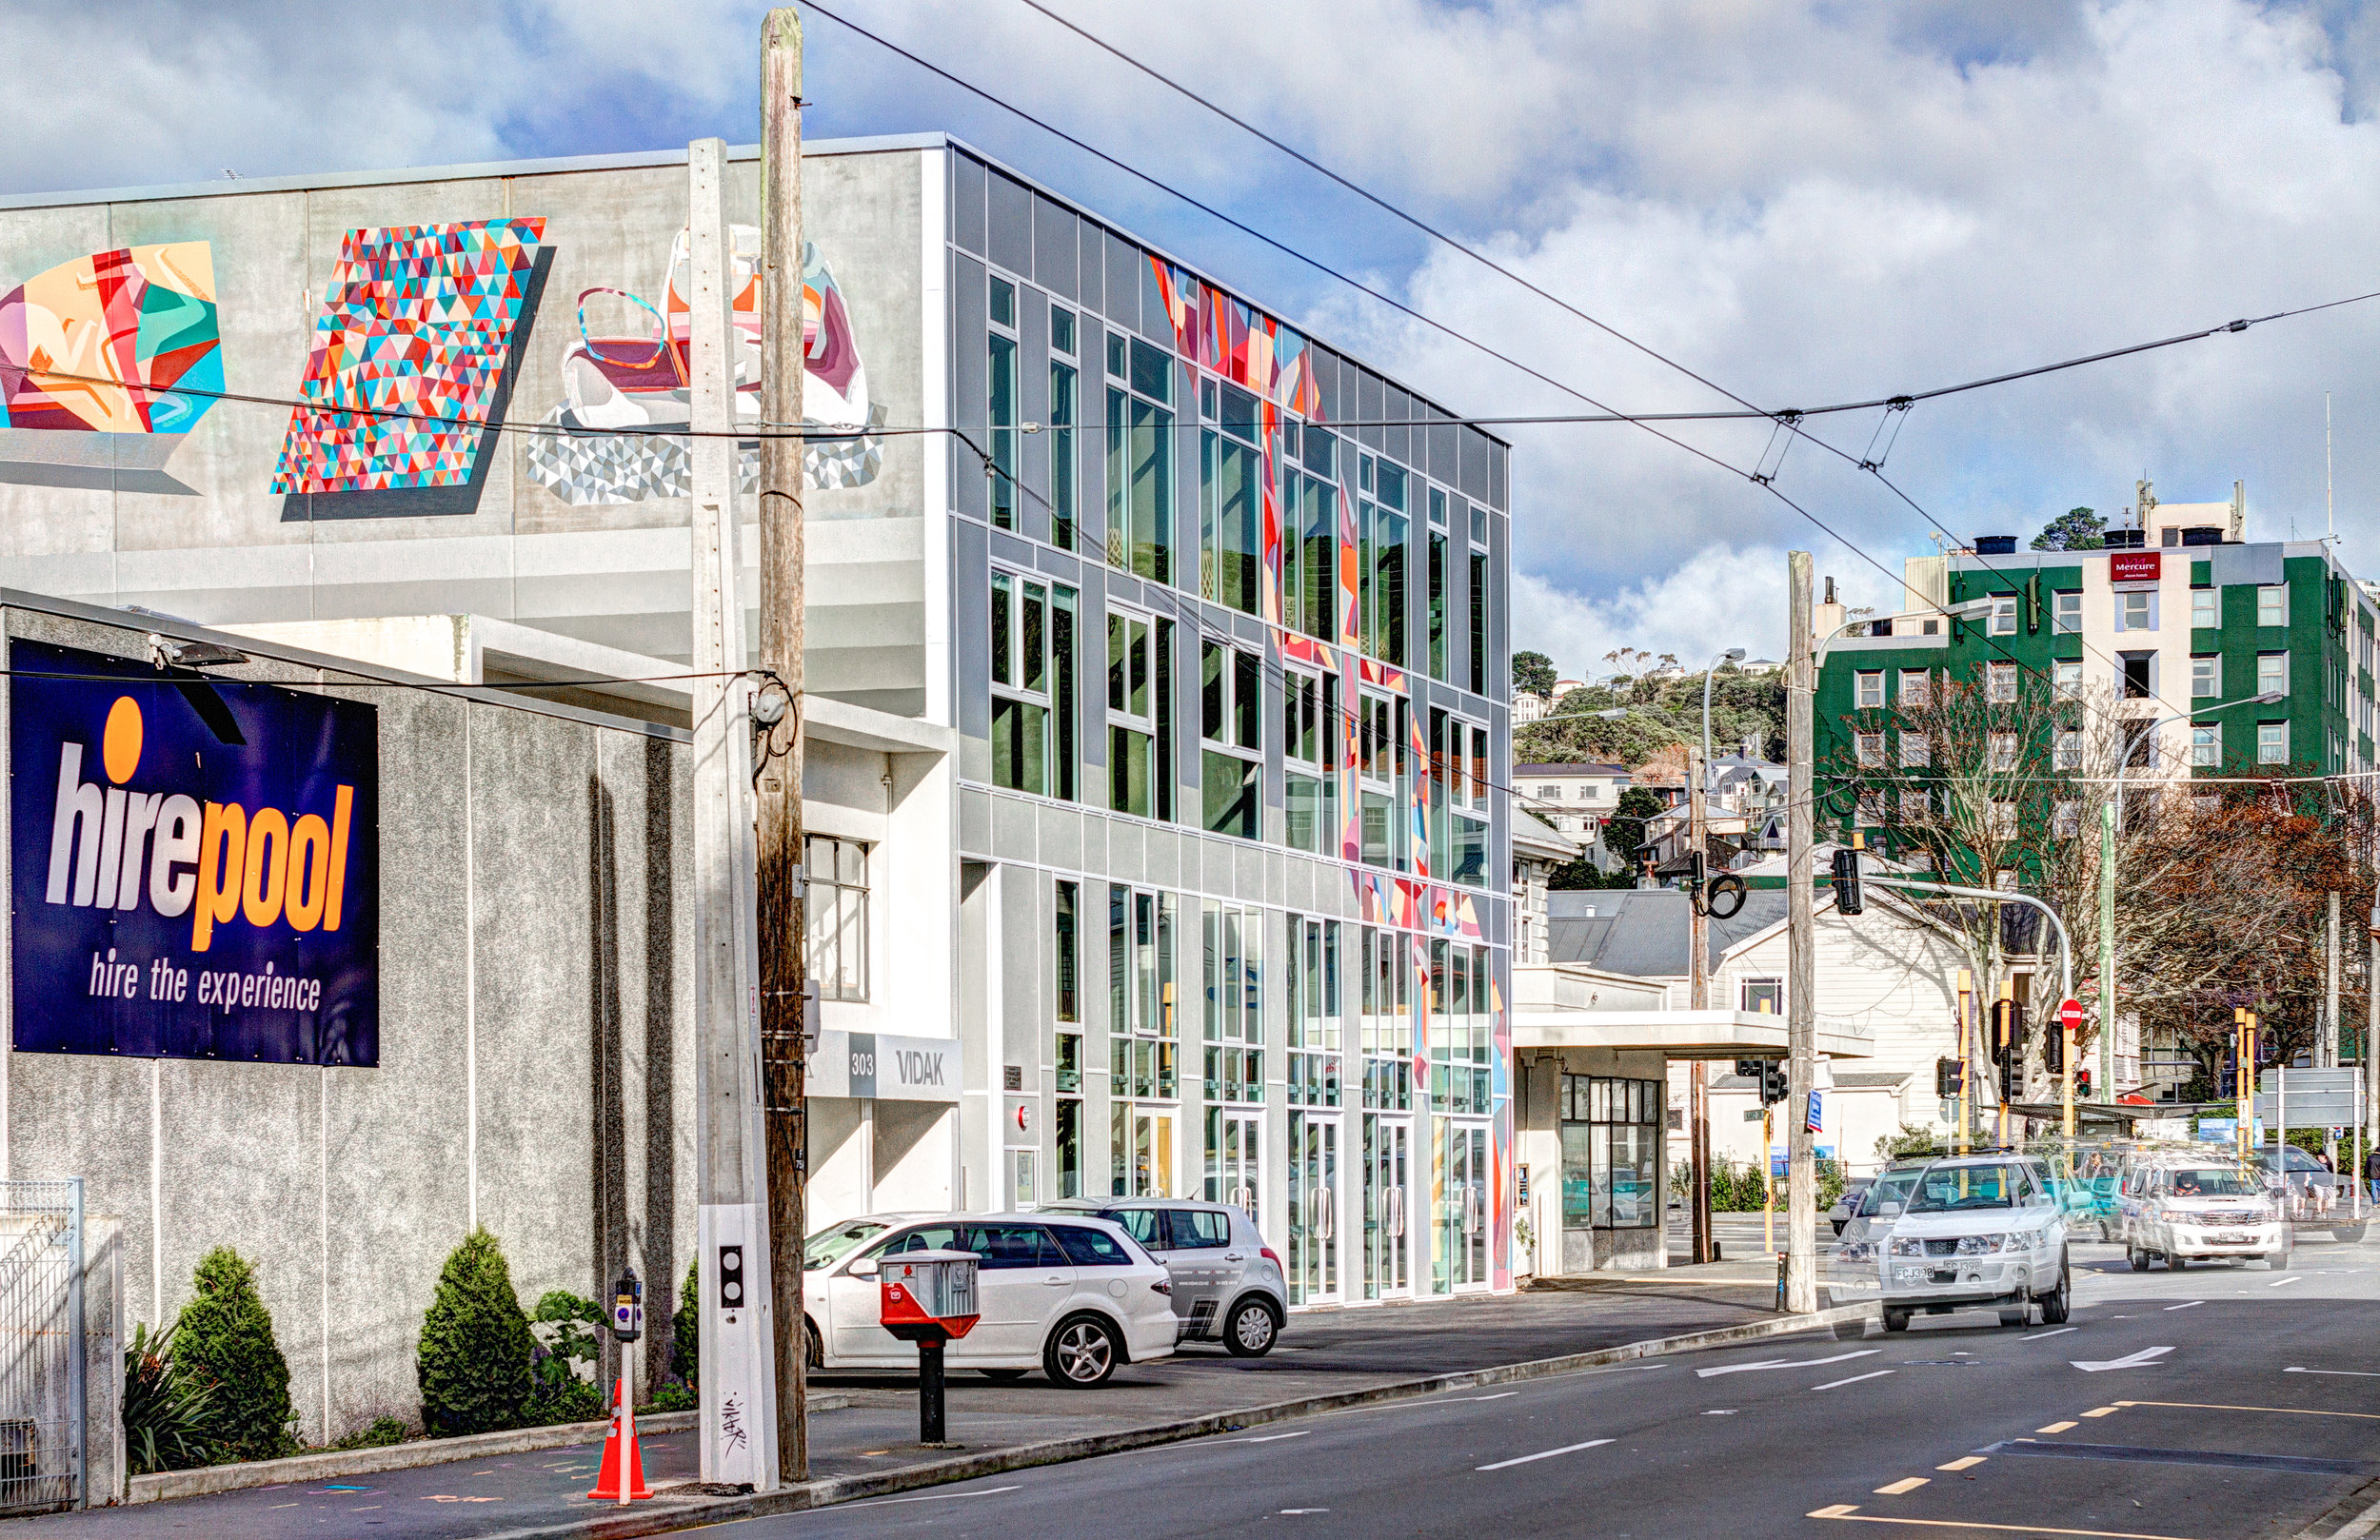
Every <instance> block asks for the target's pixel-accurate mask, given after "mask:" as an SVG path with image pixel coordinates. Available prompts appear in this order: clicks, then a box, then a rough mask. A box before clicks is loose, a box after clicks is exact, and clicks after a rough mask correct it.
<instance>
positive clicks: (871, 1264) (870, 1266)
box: [843, 1256, 883, 1278]
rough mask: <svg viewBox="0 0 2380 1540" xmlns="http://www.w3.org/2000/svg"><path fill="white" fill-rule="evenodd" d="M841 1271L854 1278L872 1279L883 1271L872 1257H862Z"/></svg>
mask: <svg viewBox="0 0 2380 1540" xmlns="http://www.w3.org/2000/svg"><path fill="white" fill-rule="evenodd" d="M843 1271H844V1272H845V1273H849V1274H850V1275H851V1276H852V1277H855V1278H872V1277H875V1276H876V1275H877V1273H881V1272H883V1268H882V1267H881V1266H880V1265H879V1264H878V1262H877V1260H876V1258H874V1257H873V1256H863V1257H861V1258H860V1259H859V1260H858V1261H856V1262H854V1263H852V1264H851V1265H850V1266H849V1267H848V1268H845V1269H844V1270H843Z"/></svg>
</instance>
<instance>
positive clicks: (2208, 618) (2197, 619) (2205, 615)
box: [2190, 588, 2223, 626]
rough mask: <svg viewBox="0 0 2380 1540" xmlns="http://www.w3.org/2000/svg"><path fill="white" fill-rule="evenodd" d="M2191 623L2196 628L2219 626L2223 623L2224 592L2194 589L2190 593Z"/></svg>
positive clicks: (2211, 589) (2218, 589)
mask: <svg viewBox="0 0 2380 1540" xmlns="http://www.w3.org/2000/svg"><path fill="white" fill-rule="evenodd" d="M2190 623H2191V624H2192V625H2195V626H2217V625H2221V624H2222V623H2223V590H2222V589H2220V588H2192V590H2191V591H2190Z"/></svg>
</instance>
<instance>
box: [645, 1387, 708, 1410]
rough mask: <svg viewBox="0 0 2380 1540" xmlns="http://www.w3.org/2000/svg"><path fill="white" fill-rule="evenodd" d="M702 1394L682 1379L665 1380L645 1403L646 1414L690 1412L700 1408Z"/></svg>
mask: <svg viewBox="0 0 2380 1540" xmlns="http://www.w3.org/2000/svg"><path fill="white" fill-rule="evenodd" d="M702 1404H703V1396H702V1392H699V1391H697V1390H695V1388H694V1387H693V1386H691V1385H688V1384H687V1383H686V1382H685V1381H684V1380H682V1379H665V1380H663V1381H662V1382H661V1385H660V1386H659V1387H658V1388H657V1389H656V1390H655V1391H654V1392H653V1393H652V1396H651V1398H650V1399H648V1400H647V1401H646V1402H645V1411H647V1412H692V1411H694V1410H696V1409H697V1408H699V1407H700V1406H702Z"/></svg>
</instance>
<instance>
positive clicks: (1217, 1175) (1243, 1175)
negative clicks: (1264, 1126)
mask: <svg viewBox="0 0 2380 1540" xmlns="http://www.w3.org/2000/svg"><path fill="white" fill-rule="evenodd" d="M1206 1116H1207V1131H1206V1141H1207V1155H1206V1198H1207V1201H1208V1202H1210V1203H1228V1204H1230V1205H1231V1206H1232V1207H1233V1208H1235V1209H1238V1210H1240V1212H1241V1213H1242V1214H1246V1215H1247V1216H1248V1219H1249V1222H1250V1223H1252V1224H1253V1223H1257V1222H1258V1221H1257V1194H1259V1193H1260V1192H1262V1191H1263V1190H1264V1183H1263V1180H1262V1176H1261V1166H1260V1164H1259V1160H1258V1157H1257V1155H1258V1148H1259V1145H1258V1135H1259V1132H1260V1128H1259V1125H1260V1123H1261V1121H1262V1118H1263V1116H1264V1115H1263V1114H1261V1113H1240V1112H1223V1111H1220V1110H1218V1111H1211V1112H1209V1113H1208V1114H1207V1115H1206Z"/></svg>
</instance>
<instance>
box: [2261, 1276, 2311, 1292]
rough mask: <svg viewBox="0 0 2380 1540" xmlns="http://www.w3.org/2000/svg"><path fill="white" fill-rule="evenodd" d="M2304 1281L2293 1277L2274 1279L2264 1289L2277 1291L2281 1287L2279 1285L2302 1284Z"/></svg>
mask: <svg viewBox="0 0 2380 1540" xmlns="http://www.w3.org/2000/svg"><path fill="white" fill-rule="evenodd" d="M2305 1281H2306V1280H2305V1279H2304V1278H2295V1277H2291V1278H2275V1279H2273V1280H2272V1281H2271V1283H2268V1284H2266V1285H2265V1287H2266V1288H2268V1289H2278V1288H2279V1287H2281V1285H2283V1284H2285V1283H2304V1282H2305Z"/></svg>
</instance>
